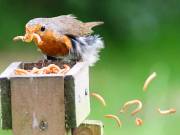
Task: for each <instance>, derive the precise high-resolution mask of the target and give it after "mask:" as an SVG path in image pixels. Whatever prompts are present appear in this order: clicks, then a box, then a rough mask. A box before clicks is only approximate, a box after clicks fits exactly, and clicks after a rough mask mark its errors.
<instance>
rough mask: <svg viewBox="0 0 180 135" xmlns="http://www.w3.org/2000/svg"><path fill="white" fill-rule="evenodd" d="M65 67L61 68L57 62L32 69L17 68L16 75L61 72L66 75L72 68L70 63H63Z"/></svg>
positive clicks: (60, 73)
mask: <svg viewBox="0 0 180 135" xmlns="http://www.w3.org/2000/svg"><path fill="white" fill-rule="evenodd" d="M63 66H64V68H60V67H59V66H57V65H55V64H50V65H48V66H47V67H42V68H37V67H34V68H33V69H32V70H25V69H20V68H19V69H15V75H31V74H59V75H64V74H65V73H67V72H68V71H69V70H70V67H69V66H68V65H65V64H64V65H63Z"/></svg>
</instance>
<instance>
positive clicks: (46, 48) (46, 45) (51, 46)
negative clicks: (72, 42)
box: [38, 39, 70, 56]
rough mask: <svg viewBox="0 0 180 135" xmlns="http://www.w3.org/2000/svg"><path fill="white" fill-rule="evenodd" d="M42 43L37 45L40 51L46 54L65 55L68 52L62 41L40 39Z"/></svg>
mask: <svg viewBox="0 0 180 135" xmlns="http://www.w3.org/2000/svg"><path fill="white" fill-rule="evenodd" d="M42 41H43V42H42V44H41V45H38V47H39V48H40V49H41V51H42V53H44V54H46V55H48V56H65V55H67V54H69V51H70V50H69V49H70V48H69V47H68V45H67V44H66V43H65V42H64V41H56V40H53V39H50V40H49V39H42Z"/></svg>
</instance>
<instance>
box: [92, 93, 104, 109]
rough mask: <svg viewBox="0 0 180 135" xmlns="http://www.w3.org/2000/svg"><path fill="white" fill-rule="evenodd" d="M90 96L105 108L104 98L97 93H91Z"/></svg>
mask: <svg viewBox="0 0 180 135" xmlns="http://www.w3.org/2000/svg"><path fill="white" fill-rule="evenodd" d="M91 96H93V97H95V98H96V99H98V100H99V101H100V102H101V104H102V105H103V106H106V102H105V100H104V98H103V97H102V96H101V95H99V94H97V93H91Z"/></svg>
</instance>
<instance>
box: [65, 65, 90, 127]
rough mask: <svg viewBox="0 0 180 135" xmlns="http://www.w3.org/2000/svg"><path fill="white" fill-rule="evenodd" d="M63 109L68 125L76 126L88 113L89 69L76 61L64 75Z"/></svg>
mask: <svg viewBox="0 0 180 135" xmlns="http://www.w3.org/2000/svg"><path fill="white" fill-rule="evenodd" d="M64 83H65V84H64V87H65V110H66V123H67V125H68V127H70V128H75V127H78V126H79V125H80V124H81V123H82V122H83V121H84V120H85V119H86V117H87V116H88V115H89V113H90V100H89V70H88V67H87V66H86V64H85V63H77V64H76V65H75V66H74V67H73V68H72V69H71V70H70V71H69V72H68V73H67V74H66V76H65V79H64Z"/></svg>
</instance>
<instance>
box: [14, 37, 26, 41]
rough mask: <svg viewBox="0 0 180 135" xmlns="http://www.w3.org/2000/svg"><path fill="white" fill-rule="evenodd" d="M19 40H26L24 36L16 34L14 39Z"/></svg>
mask: <svg viewBox="0 0 180 135" xmlns="http://www.w3.org/2000/svg"><path fill="white" fill-rule="evenodd" d="M18 40H22V41H23V40H24V36H16V37H14V38H13V41H18Z"/></svg>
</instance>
